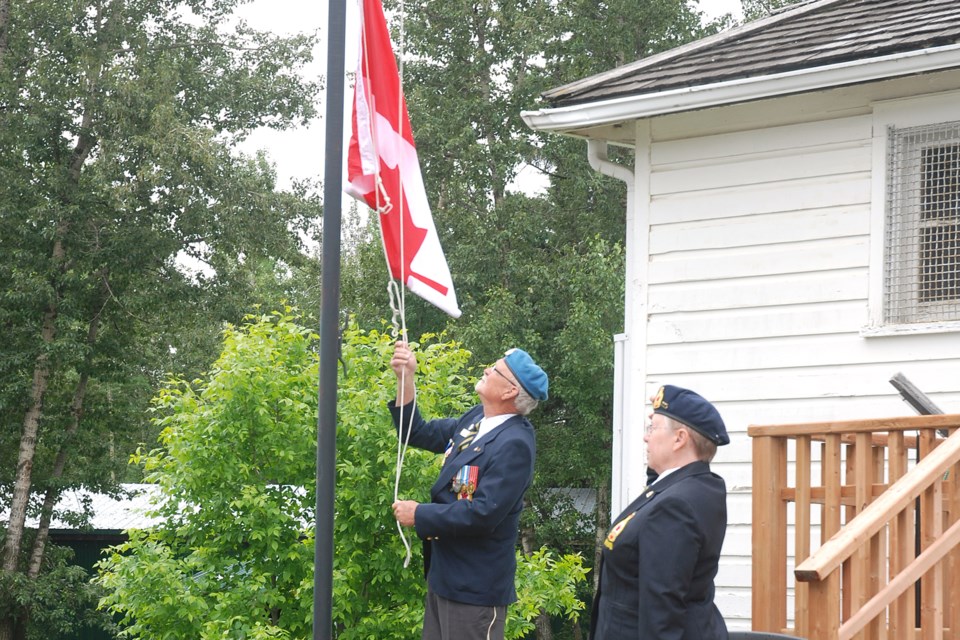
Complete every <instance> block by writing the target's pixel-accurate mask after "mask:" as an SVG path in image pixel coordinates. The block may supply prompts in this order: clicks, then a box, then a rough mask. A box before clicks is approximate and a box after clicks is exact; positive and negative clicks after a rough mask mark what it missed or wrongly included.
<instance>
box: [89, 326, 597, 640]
mask: <svg viewBox="0 0 960 640" xmlns="http://www.w3.org/2000/svg"><path fill="white" fill-rule="evenodd" d="M315 340H316V336H315V335H314V334H312V333H311V332H310V331H309V330H307V329H304V328H303V327H301V326H299V325H298V324H297V323H296V318H295V317H294V316H293V315H290V314H289V312H288V313H284V314H281V313H275V314H272V315H270V316H263V317H260V318H252V319H250V320H249V322H248V323H247V324H245V325H244V326H242V327H240V328H238V329H228V330H227V331H226V332H225V334H224V350H223V354H222V355H221V357H220V359H219V360H218V361H217V363H216V365H215V366H214V368H213V369H212V370H211V372H210V374H209V375H208V376H206V377H205V378H204V379H201V380H195V381H193V382H189V383H188V382H186V381H183V380H171V381H170V382H169V383H168V385H167V386H166V387H165V389H164V390H163V392H162V393H161V394H160V395H159V396H158V397H157V399H156V404H155V410H156V412H157V414H158V417H157V421H158V422H159V424H160V425H161V426H162V427H163V431H162V435H161V440H160V444H161V446H160V447H159V448H157V449H155V450H153V451H151V452H149V453H144V454H142V455H140V456H138V457H137V462H139V463H140V464H142V465H143V466H144V468H145V471H146V473H147V479H148V480H149V481H150V482H153V483H155V484H157V486H158V490H159V495H160V501H159V503H158V506H157V510H156V513H157V515H158V516H160V517H161V518H162V523H161V524H160V525H158V526H157V527H156V528H154V529H152V530H149V531H140V532H131V538H130V541H129V542H127V543H125V544H123V545H121V546H120V547H118V548H116V549H115V550H114V552H113V553H112V554H111V555H110V557H109V558H107V559H106V560H105V561H103V562H102V564H101V577H100V579H99V581H100V583H101V584H102V585H103V586H104V587H105V588H106V589H107V590H108V592H109V593H108V596H107V597H106V598H105V599H104V601H103V606H104V607H106V608H107V609H109V610H110V611H111V612H112V613H114V614H117V615H119V616H120V617H121V618H122V622H121V624H122V626H123V627H124V629H125V630H126V632H127V633H129V634H130V635H131V636H133V637H137V638H142V639H144V640H148V639H151V638H166V637H171V636H175V637H181V638H306V637H309V635H310V626H311V622H312V604H313V542H314V541H313V527H312V520H313V506H314V504H315V492H314V486H313V482H312V480H311V479H312V478H313V477H314V473H313V471H314V469H313V466H314V463H315V447H316V434H315V429H316V427H315V425H316V409H317V406H316V402H317V395H316V379H317V355H316V344H315ZM392 344H393V340H392V338H390V337H389V336H387V335H385V334H381V333H379V332H376V331H372V332H363V331H360V330H358V329H356V328H351V329H349V330H348V331H347V332H346V334H345V335H344V341H343V367H342V369H341V372H340V386H339V398H338V403H337V410H338V411H337V414H338V416H337V421H338V447H337V448H338V452H337V491H336V505H335V509H336V514H337V516H336V520H335V533H334V536H335V566H334V602H335V603H336V605H335V607H334V611H333V613H334V624H335V633H336V637H337V638H341V639H353V638H371V637H374V638H387V639H388V638H397V639H398V640H399V639H406V638H410V637H414V636H415V635H417V633H418V628H419V626H420V623H421V619H422V615H423V609H422V607H423V604H422V603H423V596H424V586H423V580H422V577H421V571H420V570H419V568H418V567H419V566H420V562H421V558H420V553H419V544H415V545H414V547H415V548H414V561H413V563H412V564H411V565H410V567H409V568H407V569H404V568H403V558H404V554H405V551H404V547H403V545H402V543H401V540H400V538H399V537H398V533H397V528H396V523H395V521H394V519H393V514H392V511H391V508H390V505H391V503H392V502H393V485H394V471H395V464H396V463H395V460H396V449H397V438H396V435H395V432H394V430H393V428H392V426H391V423H390V419H389V416H388V414H387V412H386V402H387V400H388V399H390V398H391V397H392V396H393V395H394V393H395V379H394V378H393V375H392V373H391V372H390V371H389V367H388V366H387V364H386V363H387V362H388V361H389V355H390V353H391V351H392ZM421 349H422V350H423V353H424V357H423V358H422V359H421V365H420V370H419V373H418V379H417V387H418V396H417V397H418V402H419V403H420V405H421V406H422V407H423V409H424V411H426V412H428V413H431V414H434V413H436V414H444V415H446V414H452V413H457V412H460V411H463V410H464V409H465V408H466V407H467V405H468V403H469V402H470V401H471V397H472V396H471V394H470V392H468V388H469V386H470V385H469V380H467V379H466V378H465V377H464V376H463V375H462V373H461V371H462V369H463V366H464V364H465V362H466V360H467V358H468V357H469V353H467V352H466V351H464V350H462V349H460V348H458V347H456V346H455V345H452V344H449V343H444V342H431V343H430V344H427V345H423V346H421ZM438 466H439V460H438V457H437V456H434V455H431V454H425V453H423V452H420V451H416V450H412V449H411V450H409V451H408V452H407V455H406V461H405V464H404V469H403V483H402V484H403V493H404V495H405V496H409V497H412V498H417V499H421V500H423V499H428V496H427V492H428V491H429V486H430V484H431V482H432V478H434V477H435V475H436V473H437V472H438V470H439V469H438ZM583 575H584V570H583V568H582V567H581V566H580V562H579V558H578V557H575V556H559V555H557V554H555V553H552V552H550V551H547V550H545V549H544V550H540V551H539V552H538V553H536V554H534V556H533V557H532V558H531V559H530V560H526V559H525V560H524V561H523V562H521V568H520V572H519V577H518V587H519V589H520V592H521V601H520V603H518V605H517V606H516V607H514V608H513V609H512V614H511V620H510V623H509V624H510V629H511V634H510V637H513V638H516V637H519V636H520V635H521V634H522V633H523V630H524V629H525V628H528V627H529V622H525V620H524V618H526V619H529V617H530V611H531V610H532V611H534V612H536V611H537V610H539V608H541V607H545V606H549V607H550V608H551V610H552V611H554V612H555V613H557V614H562V615H575V612H576V611H578V610H579V608H580V607H581V606H582V604H581V603H580V602H579V600H577V598H576V596H575V585H576V583H577V582H582V581H583ZM548 603H549V604H548Z"/></svg>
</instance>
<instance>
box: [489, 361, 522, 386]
mask: <svg viewBox="0 0 960 640" xmlns="http://www.w3.org/2000/svg"><path fill="white" fill-rule="evenodd" d="M490 368H491V369H493V371H494V373H496V374H497V375H498V376H500V377H501V378H503V379H504V380H506V381H507V382H509V383H510V386H511V387H516V386H517V383H516V382H514V381H513V380H511V379H510V378H508V377H507V376H506V375H505V374H503V373H500V370H499V369H497V365H493V366H492V367H490Z"/></svg>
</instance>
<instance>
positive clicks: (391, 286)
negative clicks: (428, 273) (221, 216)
mask: <svg viewBox="0 0 960 640" xmlns="http://www.w3.org/2000/svg"><path fill="white" fill-rule="evenodd" d="M362 3H363V0H360V4H361V5H362ZM405 10H406V9H405V5H404V0H401V3H400V42H399V51H400V55H398V56H397V57H398V59H399V65H398V76H399V80H400V91H398V92H397V102H398V104H397V113H401V114H402V113H403V53H404V46H405V31H404V29H405V23H404V16H405V15H406V14H405ZM360 15H361V16H363V15H364V11H363V7H362V6H361V8H360ZM361 20H363V19H362V18H361ZM361 32H362V34H363V35H362V37H363V39H364V42H363V61H362V64H363V65H364V67H365V69H366V71H367V74H366V76H367V77H368V78H369V77H370V57H369V56H370V48H369V47H368V46H367V41H366V38H367V29H366V22H365V21H363V27H362V29H361ZM364 89H365V91H366V92H367V96H368V103H369V104H372V103H373V94H372V90H371V88H370V87H369V86H368V85H366V84H365V85H364ZM373 111H374V113H375V110H373ZM403 120H404V118H399V122H398V129H399V131H398V132H397V133H398V135H399V136H400V138H401V139H402V138H403ZM371 135H372V136H373V138H374V144H376V138H377V127H376V121H375V120H374V126H373V127H372V132H371ZM397 170H398V171H401V170H402V166H401V164H400V163H398V166H397ZM375 181H376V185H377V188H376V189H375V192H376V196H375V198H376V205H377V207H376V212H377V216H378V223H379V224H380V225H381V226H382V224H383V221H382V218H379V216H383V215H385V214H387V213H389V212H390V211H391V210H392V209H393V207H394V203H393V202H391V201H390V199H389V197H388V196H387V193H386V190H385V189H384V188H383V181H382V179H381V177H380V158H379V157H378V158H377V163H376V175H375ZM399 183H400V197H399V198H398V200H399V203H396V204H397V205H398V206H399V219H400V221H401V223H400V225H399V227H400V265H399V267H400V283H399V284H398V283H397V280H395V279H394V278H393V276H392V275H391V274H392V270H391V268H390V259H389V257H388V256H387V253H388V252H387V250H386V246H385V245H384V252H383V256H384V261H385V262H386V265H387V297H388V299H389V302H390V310H391V317H390V321H391V324H392V327H393V330H392V336H393V338H394V340H395V341H396V340H403V341H405V342H406V341H407V312H406V288H405V287H404V286H403V284H404V282H405V280H406V273H405V271H404V270H405V268H406V256H405V255H404V250H405V246H404V237H403V235H404V225H403V222H402V221H403V214H404V210H403V209H404V204H405V201H406V198H404V195H403V189H404V187H403V180H402V179H401V180H399ZM384 236H385V234H384V233H383V229H382V228H381V230H380V239H381V243H385V242H386V241H385V240H384ZM399 383H400V389H403V388H404V387H405V383H406V370H404V371H402V372H401V373H400V379H399ZM404 400H406V398H404ZM416 402H417V388H416V386H414V388H413V398H412V399H411V409H410V411H409V415H408V416H407V421H406V429H404V407H403V405H401V406H400V407H398V408H399V412H400V415H399V420H398V422H399V424H400V429H398V431H397V458H396V470H395V476H394V482H393V501H394V502H396V501H398V500H399V499H400V477H401V475H402V473H403V463H404V461H405V459H406V454H407V448H408V447H409V445H410V432H411V431H412V428H413V413H414V411H413V410H414V408H415V407H416ZM397 531H398V533H399V534H400V539H401V540H402V541H403V546H404V549H406V556H405V558H404V560H403V567H404V568H407V567H409V566H410V559H411V556H412V551H411V547H410V541H409V540H407V536H406V534H405V533H404V531H403V527H402V526H401V525H400V523H399V522H397Z"/></svg>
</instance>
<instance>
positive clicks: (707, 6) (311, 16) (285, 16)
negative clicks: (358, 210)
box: [241, 0, 742, 188]
mask: <svg viewBox="0 0 960 640" xmlns="http://www.w3.org/2000/svg"><path fill="white" fill-rule="evenodd" d="M327 5H328V2H327V0H254V1H253V2H252V3H251V4H249V5H246V6H244V7H243V8H242V12H241V15H242V16H243V17H244V18H245V19H246V20H247V21H248V22H249V23H250V24H251V26H253V27H255V28H258V29H269V30H271V31H275V32H277V33H281V34H291V33H298V32H314V31H316V32H318V33H320V34H321V42H320V45H319V46H318V47H317V50H316V51H315V52H314V58H315V63H314V64H313V65H312V66H311V67H310V68H309V69H307V70H306V73H308V74H312V75H315V76H318V77H319V76H323V75H325V74H326V62H325V60H326V50H327V45H326V42H325V41H324V40H323V38H322V35H323V34H324V33H325V32H326V23H327ZM357 6H358V2H357V0H347V7H348V9H347V13H348V16H347V19H348V25H347V33H348V34H350V33H353V32H354V31H355V27H354V28H353V29H351V26H352V25H354V24H355V20H356V19H355V17H354V16H355V13H356V7H357ZM699 7H700V10H701V11H703V12H704V13H705V14H706V15H707V16H708V17H710V18H713V17H716V16H720V15H723V14H724V13H732V14H733V15H734V16H735V17H737V18H738V19H739V18H740V17H741V15H742V12H741V7H740V0H699ZM347 40H348V42H347V57H346V65H347V70H348V71H349V70H350V69H351V68H352V67H353V66H354V65H355V64H356V61H355V58H356V56H357V54H356V44H355V42H354V41H355V39H351V38H349V36H348V38H347ZM347 90H348V93H349V87H347ZM322 111H323V107H321V115H322ZM324 138H325V136H324V127H323V120H322V118H317V119H316V120H315V121H314V122H312V123H311V124H310V125H309V126H307V127H304V128H300V129H297V130H294V131H285V132H276V131H271V130H262V131H257V132H255V133H254V134H253V135H252V136H251V137H250V139H249V140H248V141H247V142H246V143H245V145H244V147H243V148H244V150H245V151H248V152H252V151H254V150H256V149H265V150H266V151H267V153H268V154H269V156H270V158H271V159H272V161H273V162H274V163H275V164H276V167H277V173H278V177H279V182H280V186H281V187H282V188H283V187H287V186H289V184H290V181H291V179H294V178H308V177H313V178H317V179H319V178H322V176H323V145H324Z"/></svg>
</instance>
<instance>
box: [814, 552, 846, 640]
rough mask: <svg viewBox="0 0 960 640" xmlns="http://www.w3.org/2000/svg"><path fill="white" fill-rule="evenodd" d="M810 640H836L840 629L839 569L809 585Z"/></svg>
mask: <svg viewBox="0 0 960 640" xmlns="http://www.w3.org/2000/svg"><path fill="white" fill-rule="evenodd" d="M810 609H811V611H815V612H816V614H815V615H811V616H810V640H837V636H838V630H839V628H840V569H839V568H837V569H835V570H834V571H832V572H830V575H828V576H827V577H825V578H824V579H823V580H819V581H816V582H811V583H810Z"/></svg>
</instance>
